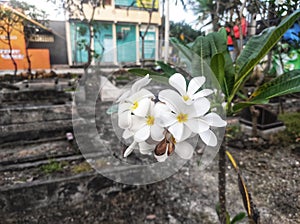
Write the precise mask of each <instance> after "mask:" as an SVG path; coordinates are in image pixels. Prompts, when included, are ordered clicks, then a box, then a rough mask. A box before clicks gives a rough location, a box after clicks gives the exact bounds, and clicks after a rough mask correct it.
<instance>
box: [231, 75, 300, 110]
mask: <svg viewBox="0 0 300 224" xmlns="http://www.w3.org/2000/svg"><path fill="white" fill-rule="evenodd" d="M295 92H300V70H299V69H297V70H293V71H289V72H286V73H284V74H282V75H280V76H278V77H277V78H275V79H272V80H271V81H269V82H267V83H265V84H263V85H262V86H260V87H259V88H258V89H257V90H255V91H254V92H253V93H252V95H251V96H250V98H249V100H248V101H244V102H240V103H237V104H235V105H234V106H233V112H234V113H236V112H238V111H240V110H241V109H243V108H246V107H249V106H252V105H256V104H266V103H268V102H269V100H270V99H271V98H273V97H278V96H282V95H285V94H289V93H295Z"/></svg>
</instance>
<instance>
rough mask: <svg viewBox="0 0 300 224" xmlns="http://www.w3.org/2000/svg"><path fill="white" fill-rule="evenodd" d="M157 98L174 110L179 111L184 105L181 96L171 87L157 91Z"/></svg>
mask: <svg viewBox="0 0 300 224" xmlns="http://www.w3.org/2000/svg"><path fill="white" fill-rule="evenodd" d="M158 99H159V100H160V101H161V102H164V103H166V104H167V106H168V107H170V109H171V110H172V111H174V112H180V111H182V109H183V108H185V107H186V105H185V103H184V101H183V99H182V97H181V96H180V95H179V94H178V93H177V92H175V91H174V90H171V89H165V90H162V91H160V92H159V94H158Z"/></svg>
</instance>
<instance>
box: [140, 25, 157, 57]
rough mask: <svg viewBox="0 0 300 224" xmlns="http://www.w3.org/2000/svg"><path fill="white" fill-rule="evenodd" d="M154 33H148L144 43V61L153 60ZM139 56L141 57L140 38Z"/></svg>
mask: <svg viewBox="0 0 300 224" xmlns="http://www.w3.org/2000/svg"><path fill="white" fill-rule="evenodd" d="M142 35H144V32H142ZM155 36H156V35H155V32H150V31H148V32H147V34H146V36H145V41H144V53H145V59H155ZM140 55H141V57H142V38H140Z"/></svg>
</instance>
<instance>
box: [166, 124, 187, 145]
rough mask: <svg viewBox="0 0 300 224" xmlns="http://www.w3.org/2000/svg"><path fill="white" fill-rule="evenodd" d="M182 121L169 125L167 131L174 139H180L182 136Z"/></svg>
mask: <svg viewBox="0 0 300 224" xmlns="http://www.w3.org/2000/svg"><path fill="white" fill-rule="evenodd" d="M183 126H184V125H183V123H175V124H173V125H172V126H170V127H169V129H168V130H169V132H170V133H171V134H172V135H173V137H174V138H175V139H176V141H181V139H182V136H183V130H184V127H183Z"/></svg>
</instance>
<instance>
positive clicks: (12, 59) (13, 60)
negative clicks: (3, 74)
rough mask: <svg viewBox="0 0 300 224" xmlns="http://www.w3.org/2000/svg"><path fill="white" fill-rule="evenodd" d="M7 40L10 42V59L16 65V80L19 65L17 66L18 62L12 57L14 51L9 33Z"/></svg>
mask: <svg viewBox="0 0 300 224" xmlns="http://www.w3.org/2000/svg"><path fill="white" fill-rule="evenodd" d="M7 40H8V46H9V57H10V59H11V61H12V63H13V65H14V68H15V70H14V78H16V76H17V71H18V65H17V63H16V61H15V59H14V57H13V55H12V50H13V49H12V45H11V39H10V33H9V32H8V33H7Z"/></svg>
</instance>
